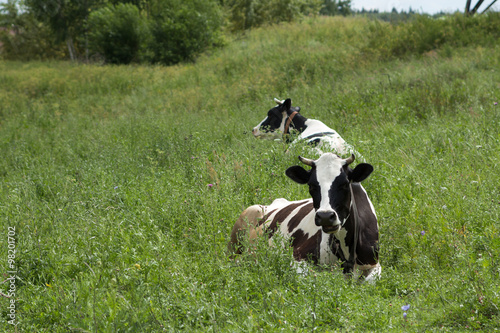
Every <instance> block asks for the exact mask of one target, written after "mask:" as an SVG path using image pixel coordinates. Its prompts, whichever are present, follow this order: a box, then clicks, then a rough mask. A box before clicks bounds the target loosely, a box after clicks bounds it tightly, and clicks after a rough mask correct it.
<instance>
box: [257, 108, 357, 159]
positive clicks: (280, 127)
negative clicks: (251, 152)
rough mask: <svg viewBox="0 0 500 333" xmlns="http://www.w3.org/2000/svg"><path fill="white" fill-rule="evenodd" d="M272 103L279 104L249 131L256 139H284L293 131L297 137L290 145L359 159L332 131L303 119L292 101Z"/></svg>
mask: <svg viewBox="0 0 500 333" xmlns="http://www.w3.org/2000/svg"><path fill="white" fill-rule="evenodd" d="M274 100H275V101H276V103H277V104H278V105H277V106H275V107H273V108H272V109H271V110H269V111H268V112H267V117H266V118H264V120H262V121H261V122H260V123H259V124H258V125H257V126H255V127H254V128H253V130H252V134H253V135H254V136H255V137H256V138H267V139H278V138H280V137H281V136H282V137H283V138H284V139H285V140H286V139H288V138H289V137H290V135H291V134H292V132H293V131H296V132H297V133H298V136H297V137H296V138H295V140H294V141H293V142H292V145H294V144H295V143H297V142H299V141H304V142H306V143H308V144H310V145H313V146H315V147H316V149H317V150H318V151H319V152H320V153H323V152H333V153H336V154H338V155H340V156H344V155H347V156H350V155H351V154H355V155H356V156H359V154H358V153H357V152H356V151H355V150H354V148H353V147H352V146H351V145H349V144H348V143H347V142H345V140H344V139H342V137H341V136H340V135H339V134H338V133H337V132H336V131H335V130H333V129H331V128H330V127H328V126H326V125H325V124H324V123H323V122H321V121H319V120H316V119H308V118H306V117H304V116H302V115H301V114H300V113H299V111H300V107H293V106H292V101H291V99H289V98H288V99H286V100H284V101H280V100H278V99H274Z"/></svg>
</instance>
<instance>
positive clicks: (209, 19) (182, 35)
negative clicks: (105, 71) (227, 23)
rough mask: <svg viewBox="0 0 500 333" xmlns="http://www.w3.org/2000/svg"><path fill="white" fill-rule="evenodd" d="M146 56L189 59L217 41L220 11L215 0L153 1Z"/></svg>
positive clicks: (155, 60)
mask: <svg viewBox="0 0 500 333" xmlns="http://www.w3.org/2000/svg"><path fill="white" fill-rule="evenodd" d="M149 16H150V18H149V23H148V24H149V34H150V35H151V38H150V39H149V41H148V43H147V45H146V48H147V50H145V53H146V54H147V55H148V56H147V57H146V58H147V59H148V60H149V61H150V62H152V63H161V64H165V65H171V64H176V63H178V62H181V61H186V60H193V59H194V58H195V57H196V56H198V55H199V54H200V53H201V52H203V51H205V50H206V49H207V48H209V47H210V46H213V45H215V44H217V43H219V42H220V29H221V26H222V13H221V10H220V8H219V6H218V4H217V2H216V1H214V0H210V1H206V0H189V1H183V0H168V1H157V2H155V3H154V4H153V5H152V7H151V9H150V15H149Z"/></svg>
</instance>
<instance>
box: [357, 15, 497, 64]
mask: <svg viewBox="0 0 500 333" xmlns="http://www.w3.org/2000/svg"><path fill="white" fill-rule="evenodd" d="M499 27H500V13H489V14H488V15H479V16H475V17H464V16H463V15H461V14H456V15H454V16H445V17H442V18H439V19H434V18H432V17H430V16H427V15H415V16H414V18H413V19H412V20H410V21H409V22H405V23H400V24H396V25H392V24H389V23H384V22H380V21H373V22H372V23H371V24H370V25H369V27H368V33H367V34H366V37H367V46H366V47H365V48H364V50H363V51H364V52H366V53H369V54H372V55H376V56H378V57H380V58H381V59H388V58H393V57H396V58H397V57H404V56H409V55H422V54H424V53H426V52H429V51H431V50H435V49H438V48H441V47H443V46H445V45H448V46H452V47H463V46H468V45H480V46H488V45H494V44H495V42H496V41H497V40H498V38H500V28H499Z"/></svg>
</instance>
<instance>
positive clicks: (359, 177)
mask: <svg viewBox="0 0 500 333" xmlns="http://www.w3.org/2000/svg"><path fill="white" fill-rule="evenodd" d="M372 172H373V166H372V165H371V164H368V163H359V164H358V165H356V167H355V168H354V170H352V171H351V172H350V174H349V176H348V177H349V180H350V181H351V182H354V183H360V182H362V181H363V180H365V179H366V178H368V176H369V175H370V174H371V173H372Z"/></svg>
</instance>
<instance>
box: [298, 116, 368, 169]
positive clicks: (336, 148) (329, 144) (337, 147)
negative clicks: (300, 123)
mask: <svg viewBox="0 0 500 333" xmlns="http://www.w3.org/2000/svg"><path fill="white" fill-rule="evenodd" d="M305 125H306V126H307V128H306V129H305V130H304V132H302V133H300V135H299V136H298V137H297V139H296V140H295V141H294V142H292V144H291V146H293V145H294V144H296V143H297V142H299V141H305V140H307V141H311V140H315V139H317V138H311V139H306V138H307V137H309V136H311V135H315V134H318V133H332V134H327V135H324V136H322V137H319V138H320V141H319V144H318V145H317V146H316V147H315V148H314V150H316V151H317V152H318V153H319V154H323V153H325V152H334V153H336V154H338V155H340V156H346V155H347V156H350V155H351V154H354V155H356V158H357V159H358V160H359V161H362V160H364V159H363V157H362V156H361V155H360V154H359V153H358V152H357V151H356V150H355V149H354V147H353V146H351V145H350V144H348V143H347V142H346V141H345V140H344V139H343V138H342V137H341V136H340V134H338V133H337V131H335V130H333V129H331V128H330V127H328V126H327V125H325V124H324V123H323V122H322V121H319V120H316V119H307V120H306V122H305Z"/></svg>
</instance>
